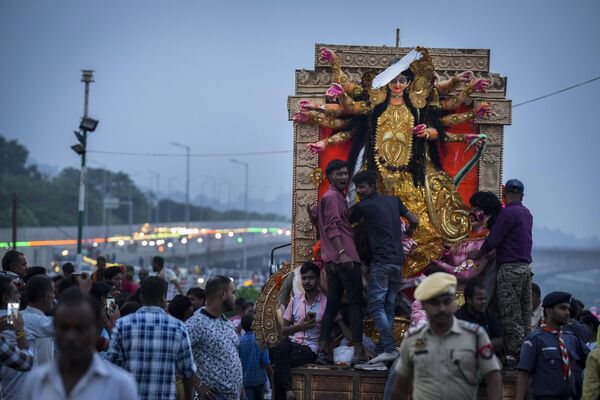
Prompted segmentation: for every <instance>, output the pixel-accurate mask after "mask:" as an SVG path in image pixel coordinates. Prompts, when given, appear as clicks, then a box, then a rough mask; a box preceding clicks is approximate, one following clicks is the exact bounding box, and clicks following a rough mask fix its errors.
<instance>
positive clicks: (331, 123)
mask: <svg viewBox="0 0 600 400" xmlns="http://www.w3.org/2000/svg"><path fill="white" fill-rule="evenodd" d="M294 122H297V123H299V124H318V125H319V126H320V127H321V128H329V129H335V130H343V129H346V128H348V127H349V126H350V122H351V121H350V120H348V119H341V118H333V117H328V116H326V115H324V114H323V113H320V112H317V111H298V112H297V113H296V114H294Z"/></svg>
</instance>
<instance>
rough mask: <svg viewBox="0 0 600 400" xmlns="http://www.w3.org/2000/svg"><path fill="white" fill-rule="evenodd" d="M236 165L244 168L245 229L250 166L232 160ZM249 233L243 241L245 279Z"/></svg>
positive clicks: (245, 225) (246, 225)
mask: <svg viewBox="0 0 600 400" xmlns="http://www.w3.org/2000/svg"><path fill="white" fill-rule="evenodd" d="M230 161H231V162H232V163H234V164H239V165H242V166H243V167H244V214H245V215H244V228H248V169H249V165H248V163H247V162H243V161H239V160H236V159H234V158H232V159H231V160H230ZM247 233H248V232H244V234H245V237H244V241H243V245H244V249H243V253H242V272H243V274H244V275H243V277H244V279H245V278H246V269H247V267H248V257H247V256H248V240H247V239H248V235H247Z"/></svg>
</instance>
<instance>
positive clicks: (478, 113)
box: [441, 103, 492, 127]
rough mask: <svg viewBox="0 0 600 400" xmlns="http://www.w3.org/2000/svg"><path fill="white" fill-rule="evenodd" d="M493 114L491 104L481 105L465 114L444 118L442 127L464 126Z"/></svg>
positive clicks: (449, 115)
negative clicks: (468, 122) (463, 124)
mask: <svg viewBox="0 0 600 400" xmlns="http://www.w3.org/2000/svg"><path fill="white" fill-rule="evenodd" d="M491 112H492V107H491V106H490V105H489V103H481V104H480V105H478V106H477V107H476V108H475V109H474V110H473V111H469V112H465V113H457V114H448V115H446V116H445V117H442V119H441V121H442V125H444V126H446V127H448V126H454V125H459V124H462V123H463V122H466V121H473V120H474V119H475V117H479V118H486V117H488V116H489V115H490V114H491Z"/></svg>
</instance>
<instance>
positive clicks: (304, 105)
mask: <svg viewBox="0 0 600 400" xmlns="http://www.w3.org/2000/svg"><path fill="white" fill-rule="evenodd" d="M298 107H300V109H301V110H302V111H308V110H319V108H320V107H321V106H320V105H319V104H317V103H313V102H312V101H310V100H300V101H299V102H298Z"/></svg>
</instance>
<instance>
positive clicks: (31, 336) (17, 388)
mask: <svg viewBox="0 0 600 400" xmlns="http://www.w3.org/2000/svg"><path fill="white" fill-rule="evenodd" d="M21 316H22V317H23V323H24V327H25V334H26V336H27V340H28V341H29V349H30V350H31V352H32V353H33V366H34V367H36V366H38V365H42V364H44V363H46V362H48V361H52V360H53V359H54V326H53V324H52V318H51V317H47V316H46V315H45V314H44V313H43V312H42V311H41V310H39V309H37V308H35V307H27V308H26V309H25V310H23V311H21ZM3 335H4V336H5V337H6V338H7V339H8V340H9V342H10V343H16V338H15V334H14V332H13V331H5V332H3ZM28 374H29V372H23V371H16V370H14V369H11V368H8V367H2V373H1V376H2V395H3V399H4V400H20V399H21V397H22V392H23V382H24V381H25V378H26V377H27V375H28Z"/></svg>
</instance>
